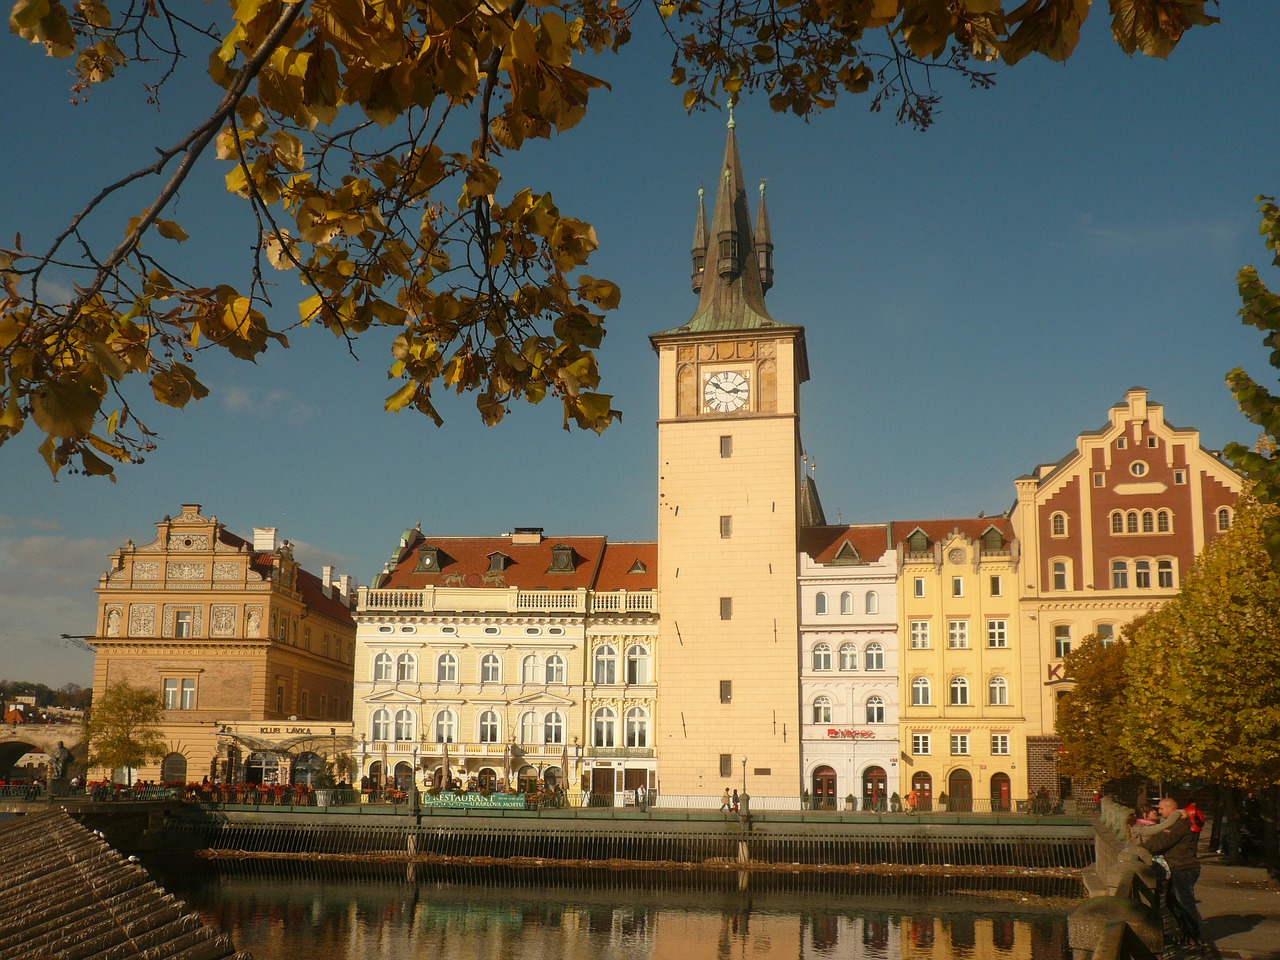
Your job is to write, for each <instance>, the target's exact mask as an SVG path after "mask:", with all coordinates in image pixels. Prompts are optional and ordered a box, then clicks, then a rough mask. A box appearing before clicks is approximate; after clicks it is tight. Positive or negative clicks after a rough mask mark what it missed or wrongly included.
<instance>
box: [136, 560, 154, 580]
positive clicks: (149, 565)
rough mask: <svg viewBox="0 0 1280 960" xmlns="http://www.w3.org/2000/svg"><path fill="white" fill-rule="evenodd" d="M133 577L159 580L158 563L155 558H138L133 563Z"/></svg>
mask: <svg viewBox="0 0 1280 960" xmlns="http://www.w3.org/2000/svg"><path fill="white" fill-rule="evenodd" d="M133 579H135V580H159V579H160V564H159V562H158V561H156V560H138V561H136V562H135V563H134V565H133Z"/></svg>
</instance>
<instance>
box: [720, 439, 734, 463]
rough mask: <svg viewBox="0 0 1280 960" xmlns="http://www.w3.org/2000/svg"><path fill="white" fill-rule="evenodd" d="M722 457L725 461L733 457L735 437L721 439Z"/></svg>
mask: <svg viewBox="0 0 1280 960" xmlns="http://www.w3.org/2000/svg"><path fill="white" fill-rule="evenodd" d="M720 456H721V457H723V458H725V459H728V458H729V457H732V456H733V437H721V438H720Z"/></svg>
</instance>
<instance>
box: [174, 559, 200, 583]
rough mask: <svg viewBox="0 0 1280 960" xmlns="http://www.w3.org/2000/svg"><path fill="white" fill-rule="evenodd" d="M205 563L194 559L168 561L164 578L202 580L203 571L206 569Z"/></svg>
mask: <svg viewBox="0 0 1280 960" xmlns="http://www.w3.org/2000/svg"><path fill="white" fill-rule="evenodd" d="M208 567H209V565H208V564H207V563H196V562H195V561H182V562H179V563H174V562H172V561H170V563H169V564H168V565H167V566H166V567H165V572H164V573H165V578H166V579H168V580H203V579H204V578H205V571H206V570H207V569H208Z"/></svg>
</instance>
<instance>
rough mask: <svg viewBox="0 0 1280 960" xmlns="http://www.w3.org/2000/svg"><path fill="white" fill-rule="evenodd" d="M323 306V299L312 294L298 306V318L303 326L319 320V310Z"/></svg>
mask: <svg viewBox="0 0 1280 960" xmlns="http://www.w3.org/2000/svg"><path fill="white" fill-rule="evenodd" d="M323 306H324V297H322V296H320V294H318V293H316V294H313V295H311V296H309V297H307V299H305V300H303V301H302V302H301V303H299V304H298V316H299V318H300V319H301V320H302V322H303V323H304V324H309V323H310V322H311V321H312V320H318V319H319V318H320V309H321V308H322V307H323Z"/></svg>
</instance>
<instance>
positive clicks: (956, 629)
mask: <svg viewBox="0 0 1280 960" xmlns="http://www.w3.org/2000/svg"><path fill="white" fill-rule="evenodd" d="M947 646H948V647H950V648H951V649H952V650H968V649H969V621H968V620H948V621H947Z"/></svg>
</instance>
